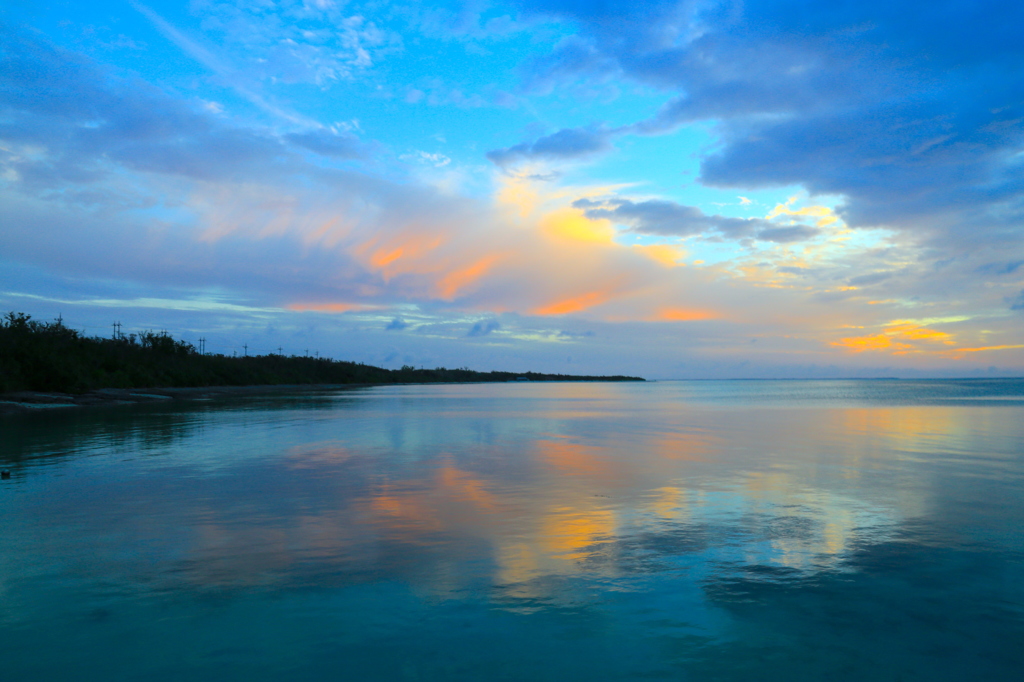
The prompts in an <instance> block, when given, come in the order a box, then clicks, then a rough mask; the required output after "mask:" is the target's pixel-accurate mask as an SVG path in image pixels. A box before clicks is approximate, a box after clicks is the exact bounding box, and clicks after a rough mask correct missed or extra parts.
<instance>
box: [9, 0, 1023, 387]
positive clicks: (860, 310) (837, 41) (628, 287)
mask: <svg viewBox="0 0 1024 682" xmlns="http://www.w3.org/2000/svg"><path fill="white" fill-rule="evenodd" d="M1021 29H1024V9H1022V8H1021V7H1020V6H1019V5H1018V4H1017V3H1010V2H986V3H969V4H968V3H959V2H928V3H924V2H905V3H882V2H861V3H820V2H817V3H815V2H778V1H773V2H757V1H747V2H742V3H741V2H699V1H698V2H669V1H665V2H648V3H642V4H641V3H616V2H574V1H566V2H532V1H531V2H509V3H497V2H465V3H400V2H399V3H376V2H371V3H359V2H348V3H346V2H331V1H328V0H312V1H298V0H296V1H283V2H274V1H271V0H263V1H258V2H249V1H238V2H215V1H202V2H199V1H196V2H191V3H161V2H148V3H141V2H132V1H124V2H109V3H92V4H89V5H87V6H86V5H84V4H83V3H70V2H68V3H61V2H52V3H35V2H33V3H28V2H13V3H8V4H7V5H5V8H4V9H2V10H0V31H2V32H3V34H4V37H3V41H2V47H0V55H2V56H0V58H2V62H0V205H2V206H3V211H2V214H0V268H2V272H3V275H2V278H0V306H2V307H4V308H5V309H8V310H18V311H25V312H29V313H31V314H33V315H35V316H37V317H41V318H47V317H52V316H56V315H57V314H60V315H62V316H63V317H64V319H65V320H67V321H68V322H69V323H71V324H74V325H76V326H78V327H80V328H82V329H84V330H86V331H87V332H88V333H90V334H105V333H107V331H108V330H110V328H111V327H110V324H111V323H112V322H114V321H118V320H119V321H121V322H122V323H124V327H123V329H128V330H131V329H150V328H155V329H167V330H169V331H171V332H172V333H174V334H175V335H178V336H181V337H183V338H186V339H189V340H195V339H198V338H199V337H200V336H203V337H205V338H206V339H207V348H208V349H209V350H211V351H214V352H225V353H229V354H230V353H231V352H237V351H240V350H241V348H242V345H243V344H248V346H249V347H250V349H255V350H256V351H257V352H269V351H271V350H276V349H277V347H279V346H280V347H283V348H284V349H285V351H286V352H291V353H297V354H302V353H304V352H306V351H307V350H309V351H310V352H316V351H319V352H320V353H321V354H323V355H330V356H334V357H338V358H345V359H355V360H360V361H365V362H370V363H374V364H381V365H385V366H398V365H401V364H414V365H417V366H420V365H423V366H439V365H444V366H469V367H472V368H475V369H508V370H515V371H522V370H526V369H535V370H541V371H559V372H590V373H596V372H608V373H627V372H628V373H635V374H641V375H644V376H647V377H651V378H687V377H740V376H754V377H759V376H794V377H804V376H878V375H885V376H948V375H967V376H973V375H985V376H1001V375H1008V374H1020V373H1021V372H1024V324H1022V323H1024V267H1022V266H1024V247H1022V240H1021V236H1022V229H1024V221H1022V216H1024V211H1022V208H1024V203H1022V197H1024V172H1022V163H1024V95H1022V93H1024V48H1022V47H1021V46H1020V42H1021V41H1020V40H1019V35H1020V32H1021Z"/></svg>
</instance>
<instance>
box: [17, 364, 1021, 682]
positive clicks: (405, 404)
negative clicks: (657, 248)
mask: <svg viewBox="0 0 1024 682" xmlns="http://www.w3.org/2000/svg"><path fill="white" fill-rule="evenodd" d="M0 467H2V468H3V469H6V470H9V471H10V472H11V476H10V478H8V479H4V480H0V679H2V680H4V681H5V682H21V681H23V680H26V681H27V680H33V681H40V680H44V681H45V680H70V681H81V680H102V681H104V682H111V681H120V680H125V681H128V680H131V681H137V680H142V681H144V682H157V681H163V680H168V681H170V680H176V681H177V680H189V681H192V682H204V681H207V680H209V681H213V680H216V681H218V682H224V681H233V680H239V681H242V680H244V681H246V682H255V681H263V680H289V681H302V680H353V681H360V682H361V681H374V680H389V681H390V680H453V681H463V680H465V681H470V680H472V681H478V680H484V681H492V680H509V681H512V680H515V681H519V680H523V681H541V680H558V681H566V680H581V681H586V682H597V681H601V680H699V681H706V680H723V681H724V680H773V681H775V680H778V681H786V682H794V681H800V680H815V681H818V680H829V681H833V682H834V681H838V680H871V681H873V682H879V681H886V680H892V681H896V680H900V681H904V682H907V681H914V680H928V681H929V682H931V681H935V680H956V681H964V680H1013V679H1021V675H1022V674H1024V673H1022V671H1024V380H1020V379H993V380H931V381H911V380H870V381H864V380H850V381H691V382H647V383H539V382H538V383H531V382H516V383H508V384H468V385H406V386H386V387H372V388H359V389H350V390H335V391H323V392H317V393H312V394H310V393H303V394H295V395H280V394H278V395H272V396H263V397H248V398H236V399H230V400H207V401H194V402H183V401H165V402H161V403H159V404H142V405H130V406H114V407H102V408H101V407H96V408H83V409H51V410H43V409H40V410H37V411H35V412H33V413H31V414H18V415H8V416H4V417H0Z"/></svg>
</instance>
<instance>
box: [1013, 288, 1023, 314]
mask: <svg viewBox="0 0 1024 682" xmlns="http://www.w3.org/2000/svg"><path fill="white" fill-rule="evenodd" d="M1010 310H1024V289H1022V290H1021V292H1020V293H1019V294H1017V298H1015V299H1013V301H1011V302H1010Z"/></svg>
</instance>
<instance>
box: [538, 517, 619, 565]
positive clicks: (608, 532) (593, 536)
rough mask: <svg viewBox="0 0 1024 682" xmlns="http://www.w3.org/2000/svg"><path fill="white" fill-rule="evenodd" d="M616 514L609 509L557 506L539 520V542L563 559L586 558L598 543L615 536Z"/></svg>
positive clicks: (548, 550) (545, 548)
mask: <svg viewBox="0 0 1024 682" xmlns="http://www.w3.org/2000/svg"><path fill="white" fill-rule="evenodd" d="M616 525H617V524H616V521H615V513H614V512H612V511H611V510H610V509H590V510H585V509H579V508H573V507H559V508H556V509H553V510H551V511H550V512H549V513H547V514H546V515H545V516H544V518H543V520H542V523H541V538H540V539H541V545H542V547H543V548H544V550H546V551H547V552H550V553H552V554H556V555H559V556H561V558H564V559H570V560H573V561H575V560H579V559H583V558H586V556H587V555H588V554H589V553H590V552H589V550H590V549H592V548H593V546H594V545H595V544H597V543H599V542H604V541H608V540H611V539H613V538H614V537H615V528H616Z"/></svg>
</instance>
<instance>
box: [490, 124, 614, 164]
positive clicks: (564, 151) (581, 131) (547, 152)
mask: <svg viewBox="0 0 1024 682" xmlns="http://www.w3.org/2000/svg"><path fill="white" fill-rule="evenodd" d="M613 134H614V133H613V132H612V131H610V130H608V129H607V128H602V127H596V126H591V127H587V128H564V129H562V130H559V131H558V132H557V133H552V134H551V135H547V136H545V137H541V138H539V139H538V140H536V141H535V142H532V143H529V144H528V143H523V144H517V145H515V146H513V147H507V148H505V149H496V150H494V151H490V152H487V158H488V159H490V160H491V161H492V162H493V163H495V164H496V165H498V166H501V167H505V166H509V165H511V164H515V163H518V162H520V161H533V160H545V161H560V160H570V159H578V158H583V157H587V156H592V155H594V154H599V153H601V152H604V151H607V150H609V149H611V138H612V135H613Z"/></svg>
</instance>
